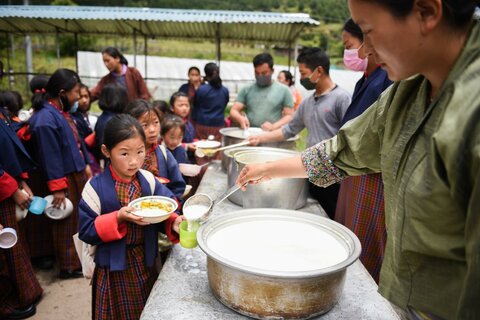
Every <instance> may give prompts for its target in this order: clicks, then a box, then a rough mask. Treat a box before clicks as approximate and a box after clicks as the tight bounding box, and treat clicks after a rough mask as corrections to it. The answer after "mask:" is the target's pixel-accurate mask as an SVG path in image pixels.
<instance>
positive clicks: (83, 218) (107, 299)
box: [79, 167, 178, 319]
mask: <svg viewBox="0 0 480 320" xmlns="http://www.w3.org/2000/svg"><path fill="white" fill-rule="evenodd" d="M148 179H150V180H152V179H153V180H154V186H155V187H154V190H153V192H152V188H151V186H150V183H149V181H148ZM152 194H154V195H162V196H167V197H171V198H174V197H175V196H174V194H173V193H172V192H171V191H170V190H168V188H167V187H165V186H164V185H162V184H161V183H160V182H158V181H157V180H156V179H155V178H154V177H153V175H152V174H151V173H150V172H148V171H145V170H140V171H139V172H138V173H137V175H136V176H135V177H134V178H133V179H132V180H131V181H125V180H123V179H120V178H118V177H117V176H116V175H115V173H114V172H113V171H112V169H111V167H107V168H106V169H105V171H104V172H103V173H102V174H100V175H98V176H95V177H94V178H92V179H91V180H90V181H89V182H88V183H87V184H86V186H85V189H84V191H83V194H82V200H81V201H80V205H79V210H80V211H79V238H80V239H81V240H82V241H84V242H86V243H89V244H91V245H96V246H97V248H96V252H95V264H96V267H95V271H94V275H93V280H92V286H93V288H92V292H93V297H92V307H93V310H92V315H93V316H94V318H95V319H138V318H139V317H140V314H141V312H142V310H143V307H144V306H145V303H146V301H147V298H148V295H149V294H150V291H151V289H152V287H153V284H154V283H155V280H156V279H157V276H158V273H157V271H156V269H155V267H154V262H155V258H156V255H157V254H158V232H159V231H161V232H163V233H165V234H166V235H167V236H168V238H169V239H170V241H172V242H175V243H176V242H178V235H177V234H176V233H174V232H173V231H172V224H173V223H174V221H175V219H176V218H177V214H176V213H173V214H172V215H171V216H170V218H169V219H167V220H165V222H164V223H160V224H151V225H147V226H138V225H136V224H134V223H130V222H122V223H120V224H119V223H118V221H117V211H118V210H120V209H121V208H122V207H124V206H126V205H128V203H130V202H131V201H132V200H135V199H137V198H139V197H142V196H149V195H152ZM127 288H128V290H126V289H127Z"/></svg>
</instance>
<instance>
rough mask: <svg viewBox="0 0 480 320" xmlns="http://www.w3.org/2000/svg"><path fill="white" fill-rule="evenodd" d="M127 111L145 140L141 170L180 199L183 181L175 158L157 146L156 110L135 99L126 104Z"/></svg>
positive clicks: (158, 117) (160, 146) (182, 191)
mask: <svg viewBox="0 0 480 320" xmlns="http://www.w3.org/2000/svg"><path fill="white" fill-rule="evenodd" d="M128 110H130V111H129V114H130V115H131V116H133V117H134V118H135V119H137V120H138V122H140V125H141V126H142V128H143V132H144V133H145V137H146V139H147V140H146V154H145V161H144V163H143V166H142V169H144V170H147V171H150V172H151V173H153V175H154V176H155V177H157V178H159V181H160V182H162V183H165V184H166V186H167V187H168V188H169V189H170V190H171V191H172V192H173V193H174V194H175V195H176V196H177V198H178V199H180V198H181V197H182V195H183V193H184V191H185V185H186V184H185V180H183V177H182V174H181V173H180V170H179V169H178V163H177V160H175V157H174V156H173V155H172V153H171V152H170V151H169V150H168V149H167V148H166V147H165V146H164V145H159V144H158V138H159V136H160V115H159V114H158V111H157V109H155V108H154V107H153V106H152V105H151V104H150V103H148V102H147V101H145V100H141V99H137V100H134V101H132V102H131V103H129V104H128ZM165 178H166V179H165ZM165 180H168V181H165Z"/></svg>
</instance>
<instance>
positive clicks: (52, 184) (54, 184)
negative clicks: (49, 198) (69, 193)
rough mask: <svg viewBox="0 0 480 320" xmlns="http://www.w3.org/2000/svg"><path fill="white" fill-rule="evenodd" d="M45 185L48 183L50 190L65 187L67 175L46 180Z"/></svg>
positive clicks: (66, 185) (66, 186)
mask: <svg viewBox="0 0 480 320" xmlns="http://www.w3.org/2000/svg"><path fill="white" fill-rule="evenodd" d="M47 185H48V189H50V191H52V192H54V191H59V190H63V189H67V188H68V179H67V177H63V178H60V179H55V180H50V181H47Z"/></svg>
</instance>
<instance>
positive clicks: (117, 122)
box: [103, 114, 146, 150]
mask: <svg viewBox="0 0 480 320" xmlns="http://www.w3.org/2000/svg"><path fill="white" fill-rule="evenodd" d="M137 136H139V137H140V138H141V139H142V140H143V142H144V143H145V141H146V138H145V133H144V132H143V128H142V126H141V125H140V123H138V121H137V119H135V118H134V117H132V116H131V115H129V114H116V115H114V116H113V117H112V118H111V119H110V120H108V121H107V123H106V124H105V130H104V132H103V144H104V145H105V147H106V148H107V150H112V149H113V148H114V147H115V146H116V145H117V144H119V143H120V142H122V141H125V140H128V139H131V138H134V137H137Z"/></svg>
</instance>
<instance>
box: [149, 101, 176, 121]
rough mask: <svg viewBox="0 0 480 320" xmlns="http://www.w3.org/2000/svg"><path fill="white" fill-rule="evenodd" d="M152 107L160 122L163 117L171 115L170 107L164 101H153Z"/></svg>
mask: <svg viewBox="0 0 480 320" xmlns="http://www.w3.org/2000/svg"><path fill="white" fill-rule="evenodd" d="M152 107H153V108H154V109H156V110H157V112H158V114H159V115H160V122H162V120H163V117H165V116H166V115H167V114H171V113H172V110H170V107H169V106H168V103H167V102H166V101H165V100H153V102H152Z"/></svg>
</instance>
